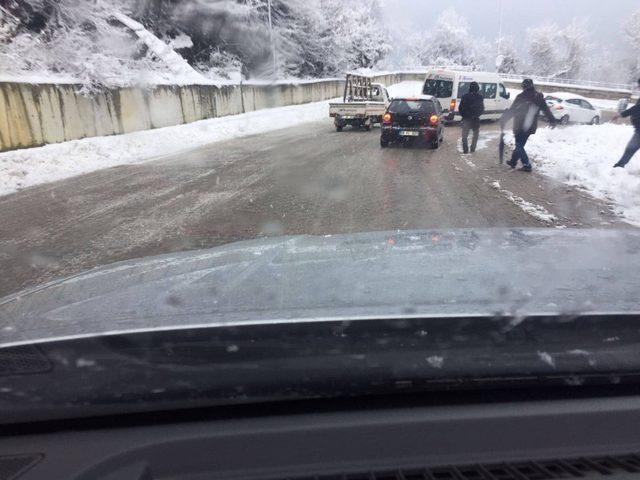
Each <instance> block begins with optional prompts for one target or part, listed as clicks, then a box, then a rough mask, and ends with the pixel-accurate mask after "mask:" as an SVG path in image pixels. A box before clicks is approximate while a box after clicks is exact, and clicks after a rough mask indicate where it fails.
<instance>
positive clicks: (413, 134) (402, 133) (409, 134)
mask: <svg viewBox="0 0 640 480" xmlns="http://www.w3.org/2000/svg"><path fill="white" fill-rule="evenodd" d="M419 135H420V132H416V131H414V130H401V131H400V136H401V137H417V136H419Z"/></svg>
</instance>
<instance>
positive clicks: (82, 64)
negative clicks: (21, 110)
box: [0, 0, 391, 85]
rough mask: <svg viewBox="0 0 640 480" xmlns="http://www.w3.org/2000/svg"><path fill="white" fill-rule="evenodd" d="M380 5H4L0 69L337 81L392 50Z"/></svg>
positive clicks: (331, 0) (87, 78)
mask: <svg viewBox="0 0 640 480" xmlns="http://www.w3.org/2000/svg"><path fill="white" fill-rule="evenodd" d="M380 2H381V0H359V1H358V2H344V1H342V0H271V2H269V0H90V1H89V0H28V1H25V0H2V1H0V7H2V9H1V10H0V15H2V16H1V17H0V19H1V20H2V22H0V70H2V71H3V72H38V73H62V74H70V75H72V76H74V77H76V78H78V79H79V80H81V81H83V82H86V83H89V84H96V85H98V84H110V83H131V82H134V81H140V82H149V81H154V79H155V80H166V81H172V78H173V79H174V80H175V77H176V75H178V76H182V77H184V76H185V75H186V73H187V72H191V71H192V70H193V68H195V69H196V70H198V71H199V72H200V73H201V74H203V75H205V76H207V77H212V78H219V77H226V78H237V77H238V76H239V75H240V73H241V74H242V75H243V76H244V77H245V78H252V77H262V78H265V77H271V76H273V75H277V76H279V77H281V76H296V77H318V76H326V75H335V74H339V73H342V72H344V71H345V70H349V69H354V68H371V67H373V66H375V65H377V64H378V63H379V62H380V60H381V59H383V58H384V57H385V56H386V55H387V54H388V53H389V51H390V49H391V46H390V45H391V43H390V41H389V39H388V38H387V36H386V34H385V32H386V29H385V28H383V26H382V22H381V13H380ZM269 4H270V5H271V9H269ZM120 14H123V15H125V16H126V18H128V19H130V20H131V21H128V20H125V21H124V22H123V18H125V17H121V16H119V15H120ZM269 14H271V15H269ZM118 19H120V21H118ZM270 20H271V21H270ZM123 23H124V25H126V24H128V25H129V27H128V28H127V27H125V26H124V25H123ZM138 25H139V27H138ZM132 26H135V28H132ZM274 49H275V55H274ZM182 59H184V60H185V62H183V61H182ZM274 60H275V62H274ZM274 63H275V68H274ZM178 66H180V68H177V67H178ZM176 70H177V73H176ZM193 73H194V74H195V75H198V74H197V73H195V72H193ZM172 75H173V77H172Z"/></svg>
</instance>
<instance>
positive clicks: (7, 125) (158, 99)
mask: <svg viewBox="0 0 640 480" xmlns="http://www.w3.org/2000/svg"><path fill="white" fill-rule="evenodd" d="M423 79H424V75H423V74H420V73H390V74H384V75H378V76H375V77H373V81H374V82H377V83H382V84H384V85H392V84H395V83H399V82H402V81H410V80H414V81H422V80H423ZM505 83H507V84H508V85H509V86H515V84H514V85H512V84H511V83H510V82H505ZM548 88H551V87H548ZM554 88H555V87H554ZM343 89H344V82H343V81H341V80H337V79H331V80H319V81H310V82H301V83H276V84H259V83H253V84H252V83H248V84H243V85H225V86H214V85H187V86H167V85H165V86H157V87H154V88H151V89H141V88H121V89H113V90H106V91H103V92H100V93H96V94H93V95H83V94H81V93H80V86H79V85H62V84H61V85H54V84H24V83H6V82H5V83H3V82H0V151H5V150H13V149H17V148H26V147H35V146H40V145H44V144H47V143H57V142H63V141H68V140H76V139H80V138H85V137H93V136H101V135H119V134H123V133H130V132H135V131H139V130H149V129H153V128H160V127H167V126H171V125H180V124H184V123H190V122H195V121H197V120H204V119H207V118H215V117H223V116H226V115H235V114H238V113H244V112H251V111H254V110H261V109H264V108H273V107H282V106H287V105H299V104H303V103H309V102H319V101H323V100H328V99H331V98H336V97H341V96H342V93H343ZM545 90H547V89H545ZM563 90H569V91H573V90H572V89H569V88H563ZM577 90H580V91H576V93H581V94H583V95H585V96H598V97H599V98H613V99H617V98H621V97H622V96H624V95H623V94H621V93H619V92H618V93H616V92H608V93H607V92H602V91H593V90H589V89H577ZM547 91H549V90H547ZM601 95H607V96H605V97H600V96H601Z"/></svg>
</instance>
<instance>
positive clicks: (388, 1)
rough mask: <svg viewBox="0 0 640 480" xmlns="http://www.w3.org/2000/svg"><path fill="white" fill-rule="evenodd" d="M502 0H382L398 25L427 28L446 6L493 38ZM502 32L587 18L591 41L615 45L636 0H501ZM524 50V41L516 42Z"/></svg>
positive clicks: (620, 39) (477, 33)
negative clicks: (622, 25) (519, 43)
mask: <svg viewBox="0 0 640 480" xmlns="http://www.w3.org/2000/svg"><path fill="white" fill-rule="evenodd" d="M500 3H501V0H384V9H385V15H388V16H390V17H391V18H392V19H393V20H396V21H398V22H399V24H400V25H404V26H407V27H410V28H412V29H415V28H421V27H423V28H428V27H429V26H431V25H432V24H433V23H434V22H435V19H436V18H437V17H438V15H439V14H440V13H441V12H442V11H443V10H445V9H447V8H449V7H453V8H455V9H456V10H457V11H458V12H459V13H461V14H463V15H464V16H465V17H467V19H468V20H469V25H470V27H471V31H472V34H473V35H474V36H480V37H485V39H487V40H493V39H495V38H496V37H497V36H498V34H497V32H498V18H499V14H498V12H499V10H500ZM502 4H503V22H504V23H503V34H504V35H506V36H511V37H513V38H514V40H516V41H517V40H518V39H522V38H524V35H523V34H525V33H526V29H527V28H529V27H532V26H536V25H539V24H542V23H545V22H546V21H553V22H556V23H560V24H562V23H567V22H570V21H571V19H573V18H574V17H576V18H586V19H587V20H588V21H589V26H590V28H591V29H592V31H593V38H592V39H591V41H592V43H595V44H596V45H597V44H602V45H603V46H607V47H609V48H612V49H616V47H619V46H620V45H621V43H622V42H623V37H622V35H621V32H620V30H621V26H620V24H621V22H622V21H623V19H625V18H628V17H629V16H630V15H631V13H632V12H633V11H634V10H636V9H639V8H640V1H639V0H502ZM516 46H518V47H519V49H521V50H523V49H524V48H525V47H524V46H523V45H516Z"/></svg>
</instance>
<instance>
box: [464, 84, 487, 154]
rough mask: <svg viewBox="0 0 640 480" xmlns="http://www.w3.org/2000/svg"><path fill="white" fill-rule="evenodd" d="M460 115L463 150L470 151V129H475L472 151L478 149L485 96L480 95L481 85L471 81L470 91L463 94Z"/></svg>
mask: <svg viewBox="0 0 640 480" xmlns="http://www.w3.org/2000/svg"><path fill="white" fill-rule="evenodd" d="M459 111H460V115H461V116H462V150H463V152H464V153H469V131H470V130H473V139H472V140H471V153H473V152H475V151H476V147H477V146H478V137H479V136H480V116H481V115H482V114H483V113H484V98H482V95H480V85H478V83H477V82H471V84H470V85H469V93H466V94H464V95H463V96H462V100H461V101H460V108H459Z"/></svg>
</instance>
